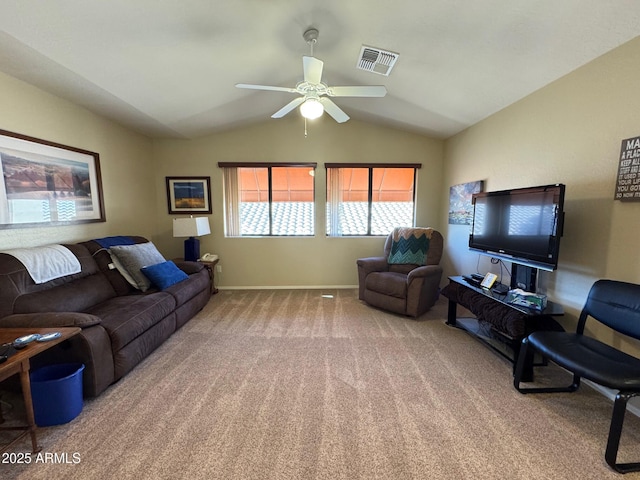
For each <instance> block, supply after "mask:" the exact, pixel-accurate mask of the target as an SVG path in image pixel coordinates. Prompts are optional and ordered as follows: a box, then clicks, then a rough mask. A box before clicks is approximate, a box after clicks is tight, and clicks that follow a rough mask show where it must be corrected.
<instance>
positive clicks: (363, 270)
mask: <svg viewBox="0 0 640 480" xmlns="http://www.w3.org/2000/svg"><path fill="white" fill-rule="evenodd" d="M423 235H424V236H426V238H427V241H426V242H425V240H424V238H423ZM403 236H404V240H401V241H402V242H404V243H398V239H399V238H401V237H403ZM407 237H413V239H412V242H413V245H412V246H411V247H408V245H407V240H406V238H407ZM394 239H395V240H394ZM425 243H426V245H427V250H426V253H424V247H425ZM418 246H421V248H422V250H419V249H418V248H417V247H418ZM407 248H410V249H411V250H413V252H411V251H409V252H407V253H408V255H407V256H405V257H404V258H403V257H402V256H401V255H399V253H401V252H399V251H398V250H399V249H400V250H402V249H405V250H406V249H407ZM442 249H443V239H442V235H441V234H440V232H438V231H436V230H434V229H432V228H417V227H416V228H402V229H399V228H396V229H394V231H393V232H391V234H389V236H388V237H387V240H386V242H385V244H384V256H383V257H368V258H359V259H358V260H357V265H358V298H360V300H364V301H365V302H367V303H368V304H369V305H372V306H374V307H378V308H381V309H384V310H388V311H391V312H395V313H400V314H402V315H408V316H411V317H418V316H420V315H422V314H423V313H424V312H426V311H427V310H429V309H430V308H431V307H432V306H433V304H434V303H435V302H436V300H437V299H438V295H439V287H440V279H441V278H442V267H441V266H440V265H439V263H440V258H441V257H442ZM392 250H393V254H392ZM423 253H424V260H422V257H421V255H422V254H423ZM390 254H392V255H391V257H390ZM418 257H420V258H418ZM407 260H408V261H414V262H416V263H397V262H404V261H407ZM390 261H391V262H392V263H390ZM419 263H422V265H420V264H419Z"/></svg>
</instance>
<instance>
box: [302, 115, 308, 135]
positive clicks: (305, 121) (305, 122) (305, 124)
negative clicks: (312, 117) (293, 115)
mask: <svg viewBox="0 0 640 480" xmlns="http://www.w3.org/2000/svg"><path fill="white" fill-rule="evenodd" d="M302 118H304V138H307V136H308V135H307V119H306V118H305V117H302Z"/></svg>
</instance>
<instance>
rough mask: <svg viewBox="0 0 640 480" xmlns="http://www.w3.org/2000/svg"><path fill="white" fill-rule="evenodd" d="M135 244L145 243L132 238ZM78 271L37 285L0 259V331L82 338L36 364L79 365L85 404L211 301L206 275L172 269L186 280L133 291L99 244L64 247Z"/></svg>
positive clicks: (18, 266) (16, 264)
mask: <svg viewBox="0 0 640 480" xmlns="http://www.w3.org/2000/svg"><path fill="white" fill-rule="evenodd" d="M129 238H131V239H133V241H134V242H135V243H143V242H147V239H145V238H143V237H129ZM65 247H67V248H68V249H69V250H71V252H73V254H74V255H75V256H76V257H77V258H78V259H79V261H80V265H81V271H80V272H79V273H76V274H73V275H68V276H65V277H62V278H58V279H55V280H51V281H49V282H46V283H43V284H36V283H34V281H33V279H32V278H31V276H30V274H29V273H28V272H27V270H26V268H25V267H24V265H23V264H22V263H21V262H20V261H19V260H17V259H16V258H15V257H14V256H12V255H8V254H3V253H0V328H1V327H34V328H35V327H63V326H79V327H81V329H82V331H81V333H80V334H78V335H76V336H75V337H73V338H71V339H70V340H67V341H65V342H63V343H61V344H59V345H57V346H56V347H53V348H51V349H49V350H48V351H47V352H45V354H43V355H46V356H43V355H41V356H38V357H36V358H35V359H34V361H33V362H32V367H33V368H37V366H38V364H45V363H64V362H81V363H83V364H84V365H85V369H84V373H83V381H84V387H83V388H84V395H85V397H95V396H97V395H99V394H100V393H101V392H103V391H104V390H105V389H106V388H107V387H108V386H109V385H111V384H112V383H114V382H116V381H117V380H119V379H120V378H122V377H123V376H124V375H126V374H127V372H129V371H130V370H131V369H133V368H134V367H135V366H136V365H137V364H138V363H140V361H142V360H143V359H144V358H145V357H146V356H147V355H149V354H150V353H151V352H152V351H153V350H155V349H156V348H157V347H158V346H159V345H161V344H162V343H163V342H164V341H165V340H166V339H167V338H169V337H170V336H171V335H172V334H173V332H175V331H176V330H177V329H178V328H180V327H181V326H183V325H184V324H185V323H186V322H187V321H189V320H190V319H191V318H192V317H193V316H194V315H195V314H196V313H197V312H198V311H200V310H201V309H202V308H203V307H204V305H206V303H207V302H208V301H209V299H210V277H209V273H208V271H207V270H206V269H205V268H204V267H203V266H202V265H201V264H199V263H196V262H176V264H177V265H178V267H179V268H180V269H181V270H182V271H184V272H185V273H186V274H188V278H187V279H186V280H183V281H181V282H179V283H177V284H175V285H172V286H170V287H168V288H166V289H165V290H162V291H159V290H157V289H153V288H152V289H150V290H148V291H146V292H144V293H143V292H141V291H140V290H136V289H135V288H134V287H133V286H132V285H131V284H129V283H128V282H127V280H126V279H125V278H124V277H123V276H122V275H121V274H120V272H119V271H118V270H117V269H115V268H113V263H112V259H111V257H110V255H109V252H108V250H107V249H105V248H103V247H102V246H101V245H100V244H98V243H97V242H96V241H94V240H91V241H87V242H82V243H77V244H69V245H65Z"/></svg>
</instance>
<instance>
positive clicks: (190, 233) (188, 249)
mask: <svg viewBox="0 0 640 480" xmlns="http://www.w3.org/2000/svg"><path fill="white" fill-rule="evenodd" d="M210 233H211V228H209V219H208V218H207V217H189V218H174V219H173V236H174V237H189V238H187V239H186V240H185V241H184V259H185V260H188V261H190V262H195V261H196V260H198V259H199V258H200V240H198V239H197V238H195V237H199V236H201V235H209V234H210Z"/></svg>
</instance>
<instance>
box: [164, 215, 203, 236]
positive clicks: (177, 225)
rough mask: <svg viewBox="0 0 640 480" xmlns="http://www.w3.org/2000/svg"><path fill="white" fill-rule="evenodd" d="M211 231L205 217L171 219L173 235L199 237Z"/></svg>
mask: <svg viewBox="0 0 640 480" xmlns="http://www.w3.org/2000/svg"><path fill="white" fill-rule="evenodd" d="M210 233H211V228H210V227H209V219H208V218H207V217H189V218H174V219H173V236H174V237H199V236H200V235H208V234H210Z"/></svg>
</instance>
